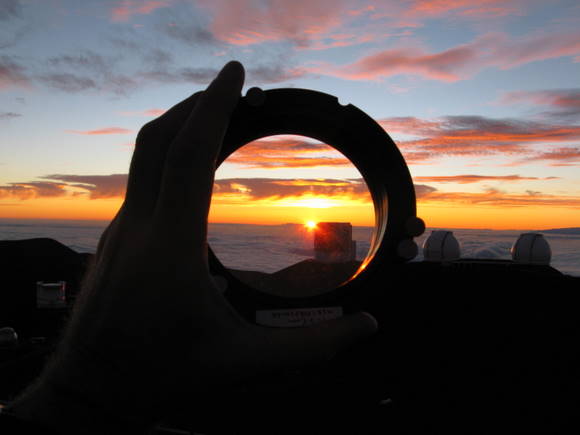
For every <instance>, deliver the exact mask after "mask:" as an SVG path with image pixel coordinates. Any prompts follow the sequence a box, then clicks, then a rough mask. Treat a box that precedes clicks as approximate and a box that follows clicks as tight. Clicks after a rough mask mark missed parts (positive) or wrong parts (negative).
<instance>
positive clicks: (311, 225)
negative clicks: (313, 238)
mask: <svg viewBox="0 0 580 435" xmlns="http://www.w3.org/2000/svg"><path fill="white" fill-rule="evenodd" d="M304 226H305V227H306V228H308V229H309V230H314V229H316V222H314V221H307V222H306V223H305V224H304Z"/></svg>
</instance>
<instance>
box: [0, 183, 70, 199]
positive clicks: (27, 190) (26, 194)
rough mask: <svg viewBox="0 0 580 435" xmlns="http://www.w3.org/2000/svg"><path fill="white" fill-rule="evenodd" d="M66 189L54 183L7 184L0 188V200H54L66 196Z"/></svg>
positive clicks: (60, 184)
mask: <svg viewBox="0 0 580 435" xmlns="http://www.w3.org/2000/svg"><path fill="white" fill-rule="evenodd" d="M66 187H67V186H66V184H63V183H54V182H39V181H34V182H28V183H8V185H5V186H0V199H7V198H16V199H20V200H27V199H35V198H55V197H59V196H65V195H67V194H68V191H67V190H66Z"/></svg>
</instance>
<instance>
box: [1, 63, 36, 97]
mask: <svg viewBox="0 0 580 435" xmlns="http://www.w3.org/2000/svg"><path fill="white" fill-rule="evenodd" d="M30 84H31V83H30V79H29V77H28V75H27V74H26V72H25V68H24V67H23V66H22V65H21V64H20V63H18V62H17V61H16V60H15V59H14V58H13V57H12V56H7V55H3V56H0V89H8V88H13V87H28V86H30Z"/></svg>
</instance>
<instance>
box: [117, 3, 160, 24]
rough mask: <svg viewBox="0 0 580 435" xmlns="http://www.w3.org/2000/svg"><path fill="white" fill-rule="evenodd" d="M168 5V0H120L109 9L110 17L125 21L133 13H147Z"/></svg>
mask: <svg viewBox="0 0 580 435" xmlns="http://www.w3.org/2000/svg"><path fill="white" fill-rule="evenodd" d="M170 5H171V1H170V0H121V1H119V2H117V3H116V4H115V6H114V7H113V8H112V9H111V19H112V20H113V21H117V22H125V21H128V20H130V19H131V18H132V17H133V16H134V15H148V14H150V13H151V12H153V11H155V10H156V9H159V8H166V7H169V6H170Z"/></svg>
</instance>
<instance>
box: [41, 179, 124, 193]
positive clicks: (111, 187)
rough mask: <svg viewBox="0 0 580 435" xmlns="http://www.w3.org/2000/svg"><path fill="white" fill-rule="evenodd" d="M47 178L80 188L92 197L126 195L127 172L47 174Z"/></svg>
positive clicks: (70, 186)
mask: <svg viewBox="0 0 580 435" xmlns="http://www.w3.org/2000/svg"><path fill="white" fill-rule="evenodd" d="M40 178H43V179H45V180H54V181H56V182H59V183H62V184H63V185H64V186H66V187H68V188H75V189H80V190H81V191H83V190H84V191H85V193H88V195H89V197H90V198H91V199H102V198H116V197H122V196H124V195H125V188H126V186H127V174H111V175H70V174H69V175H62V174H60V175H59V174H54V175H45V176H43V177H40Z"/></svg>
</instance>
